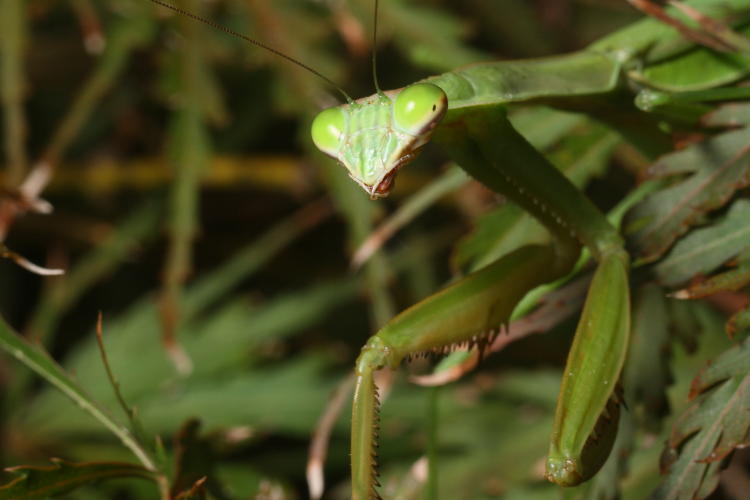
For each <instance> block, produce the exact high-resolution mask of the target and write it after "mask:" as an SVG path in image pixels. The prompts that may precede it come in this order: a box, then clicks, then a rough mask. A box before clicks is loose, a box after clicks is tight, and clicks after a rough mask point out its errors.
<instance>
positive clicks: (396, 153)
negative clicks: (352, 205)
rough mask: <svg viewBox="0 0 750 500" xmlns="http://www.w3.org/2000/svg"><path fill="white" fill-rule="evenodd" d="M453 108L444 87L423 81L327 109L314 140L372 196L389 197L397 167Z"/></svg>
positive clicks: (319, 118) (319, 119)
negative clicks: (450, 108)
mask: <svg viewBox="0 0 750 500" xmlns="http://www.w3.org/2000/svg"><path fill="white" fill-rule="evenodd" d="M447 109H448V98H447V97H446V95H445V92H443V90H442V89H441V88H440V87H438V86H436V85H432V84H431V83H417V84H414V85H411V86H409V87H406V88H404V89H402V90H396V91H391V92H386V93H380V94H375V95H372V96H370V97H366V98H364V99H360V100H358V101H357V102H354V103H351V104H344V105H341V106H337V107H335V108H328V109H326V110H324V111H322V112H321V113H320V114H319V115H318V116H317V117H316V118H315V120H314V121H313V124H312V139H313V142H314V143H315V145H316V146H317V147H318V149H320V150H321V151H322V152H324V153H325V154H327V155H329V156H331V157H333V158H335V159H336V160H338V161H339V163H341V164H342V165H343V166H344V167H346V169H347V170H348V171H349V176H350V177H351V178H352V179H354V180H355V181H356V182H357V184H359V185H360V186H362V187H363V188H364V190H365V191H367V193H368V194H369V195H370V197H371V198H380V197H383V196H386V195H388V192H389V191H390V189H391V187H392V185H393V178H394V176H395V174H396V172H397V170H398V169H399V168H400V167H402V166H404V165H406V164H407V163H409V162H410V161H411V160H413V159H414V158H415V157H416V156H417V154H418V153H419V150H420V149H421V148H422V146H424V145H425V144H426V143H427V141H429V140H430V136H431V135H432V131H433V130H434V128H435V127H436V126H437V124H438V123H440V120H441V119H442V118H443V116H445V112H446V110H447Z"/></svg>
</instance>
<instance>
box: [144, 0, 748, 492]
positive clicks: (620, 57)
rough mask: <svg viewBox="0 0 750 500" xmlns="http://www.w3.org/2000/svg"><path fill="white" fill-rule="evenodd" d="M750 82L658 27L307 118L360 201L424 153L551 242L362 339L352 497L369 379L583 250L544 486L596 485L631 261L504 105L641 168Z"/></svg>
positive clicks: (360, 463) (505, 308)
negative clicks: (593, 130)
mask: <svg viewBox="0 0 750 500" xmlns="http://www.w3.org/2000/svg"><path fill="white" fill-rule="evenodd" d="M152 1H155V0H152ZM155 3H159V4H161V2H155ZM686 4H688V5H689V6H691V7H693V8H695V9H697V10H699V11H700V12H702V13H703V14H705V15H708V16H712V17H715V18H718V19H722V20H727V23H728V24H731V25H732V26H735V27H740V29H741V28H742V27H743V26H744V23H749V22H750V0H722V1H718V0H696V1H692V2H686ZM162 5H163V4H162ZM165 6H166V5H165ZM167 7H168V6H167ZM243 38H244V37H243ZM252 43H256V42H254V41H253V42H252ZM256 44H257V43H256ZM282 56H283V57H287V56H284V55H282ZM308 69H309V68H308ZM749 73H750V60H748V59H746V58H745V57H744V56H743V55H738V54H734V53H729V54H719V53H716V52H714V51H712V50H710V49H708V48H705V47H701V46H697V45H696V44H694V43H693V42H691V41H689V40H686V39H685V38H684V37H683V36H682V35H681V34H680V33H678V32H677V31H676V30H674V29H673V28H672V27H670V26H666V25H664V24H662V23H660V22H658V21H655V20H645V21H642V22H639V23H636V24H634V25H632V26H630V27H628V28H625V29H623V30H621V31H619V32H617V33H615V34H613V35H610V36H608V37H606V38H604V39H602V40H600V41H598V42H596V43H594V44H592V45H590V46H589V47H588V48H586V49H584V50H582V51H580V52H576V53H572V54H568V55H562V56H557V57H549V58H544V59H536V60H523V61H503V62H493V63H485V64H476V65H472V66H469V67H467V68H462V69H458V70H456V71H452V72H449V73H445V74H442V75H437V76H433V77H429V78H427V79H425V80H423V81H421V82H417V83H415V84H413V85H409V86H407V87H404V88H402V89H397V90H389V91H382V90H380V89H379V88H378V89H377V92H376V93H375V94H374V95H372V96H369V97H366V98H363V99H359V100H356V101H354V100H352V99H350V98H348V96H347V97H346V98H347V101H348V102H347V103H346V104H343V105H341V106H337V107H333V108H329V109H326V110H324V111H322V112H321V113H320V114H319V115H318V116H317V117H316V118H315V120H314V122H313V124H312V138H313V142H314V143H315V145H316V146H317V147H318V148H319V149H320V150H321V151H322V152H323V153H325V154H327V155H329V156H331V157H333V158H335V159H336V160H338V161H339V162H340V163H341V164H342V165H343V166H344V167H345V168H346V169H347V171H348V173H349V176H350V177H351V178H352V179H353V180H354V181H355V182H357V183H358V184H359V185H360V186H362V188H363V189H365V191H366V192H367V193H368V194H369V195H370V196H371V197H372V198H380V197H383V196H386V195H387V194H388V193H389V191H390V190H391V188H392V186H393V184H394V179H395V175H396V173H397V171H398V170H399V169H400V168H403V167H404V166H405V165H406V164H407V163H408V162H410V161H411V160H412V159H413V158H414V157H415V156H416V155H417V154H418V153H419V151H420V150H421V149H422V148H423V147H425V146H426V145H427V144H428V143H429V142H435V143H437V144H438V145H439V146H441V147H442V148H443V149H444V150H445V151H446V152H447V154H448V155H449V156H450V157H451V158H452V159H454V160H455V161H456V163H457V164H458V165H459V166H461V167H462V168H463V169H464V170H466V172H468V173H469V175H471V176H472V177H473V178H475V179H476V180H477V181H479V182H481V183H482V184H484V185H485V186H487V187H488V188H490V189H491V190H493V191H495V192H497V193H499V194H502V195H504V196H505V197H506V198H508V199H509V200H511V201H513V202H514V203H516V204H518V205H519V206H520V207H522V208H523V209H525V210H526V211H528V212H529V213H530V214H531V215H533V216H534V217H535V218H537V219H538V220H539V221H540V222H541V223H542V224H543V225H544V226H545V227H546V228H547V229H548V230H549V232H550V234H551V235H552V242H551V243H549V244H547V245H541V244H534V245H526V246H523V247H521V248H519V249H517V250H515V251H513V252H511V253H508V254H506V255H504V256H502V257H500V258H499V259H498V260H496V261H495V262H493V263H491V264H489V265H487V266H486V267H484V268H482V269H480V270H478V271H475V272H474V273H472V274H469V275H467V276H465V277H463V278H462V279H460V280H458V281H456V282H454V283H452V284H451V285H449V286H448V287H446V288H444V289H443V290H441V291H439V292H437V293H436V294H434V295H432V296H430V297H428V298H426V299H425V300H423V301H421V302H419V303H417V304H416V305H414V306H412V307H410V308H408V309H407V310H405V311H403V312H402V313H401V314H399V315H397V316H396V317H395V318H393V319H392V320H391V321H390V322H388V323H387V324H386V325H385V326H384V327H383V328H382V329H380V330H379V331H378V332H377V333H375V334H374V335H373V336H372V337H371V338H370V339H369V340H368V341H367V343H366V344H365V346H364V347H363V348H362V351H361V353H360V355H359V357H358V359H357V361H356V364H355V369H354V371H355V377H356V382H355V384H356V385H355V393H354V400H353V408H352V428H351V476H352V498H353V499H356V500H366V499H371V498H379V494H378V492H377V490H376V484H377V477H376V463H375V458H374V457H375V454H376V447H377V443H376V437H377V436H376V435H377V422H378V416H377V412H378V406H379V401H378V396H377V389H376V385H375V382H374V373H375V372H376V371H378V370H380V369H383V368H385V367H391V368H395V367H397V366H398V365H399V364H400V362H401V361H402V360H403V359H404V358H406V357H409V356H411V355H413V354H417V353H421V352H431V351H438V352H444V351H445V350H446V349H450V348H452V347H453V346H458V345H462V344H467V343H468V344H469V345H471V346H474V345H479V346H480V348H481V346H483V345H486V344H487V343H488V342H490V341H491V339H492V338H493V337H494V336H495V335H497V334H498V333H499V331H500V330H501V328H502V326H503V325H505V324H507V323H508V321H509V319H510V316H511V313H512V312H513V309H514V308H515V306H516V305H517V304H518V303H519V301H520V300H521V299H522V298H523V297H524V296H525V295H526V294H527V292H529V291H530V290H532V289H533V288H535V287H537V286H539V285H542V284H545V283H549V282H552V281H555V280H557V279H559V278H562V277H564V276H566V275H568V274H569V273H570V272H571V271H572V270H573V268H574V266H575V263H576V262H577V260H578V258H579V256H580V253H581V251H582V249H583V248H585V249H586V250H588V252H589V253H590V254H591V256H592V257H593V258H594V259H595V260H596V261H597V263H598V265H597V268H596V271H595V273H594V278H593V281H592V283H591V285H590V288H589V292H588V295H587V298H586V301H585V304H584V308H583V311H582V313H581V316H580V320H579V322H578V326H577V329H576V332H575V337H574V341H573V344H572V346H571V349H570V351H569V354H568V359H567V363H566V367H565V369H564V372H563V373H564V376H563V382H562V386H561V390H560V396H559V399H558V403H557V408H556V411H555V418H554V427H553V430H552V437H551V439H550V446H549V452H548V456H547V459H546V473H545V476H546V477H547V479H549V480H550V481H552V482H555V483H557V484H560V485H562V486H573V485H577V484H580V483H581V482H583V481H586V480H587V479H589V478H591V477H592V476H593V475H594V474H596V472H597V471H598V470H599V469H600V467H601V466H602V464H603V463H604V462H605V460H606V458H607V456H608V455H609V452H610V450H611V448H612V445H613V442H614V438H615V436H616V430H617V424H618V418H619V412H620V407H621V405H622V403H623V402H622V399H621V395H620V391H619V390H618V378H619V375H620V372H621V369H622V366H623V363H624V361H625V356H626V353H627V347H628V336H629V331H630V292H629V273H630V265H631V263H630V261H631V258H630V256H629V255H628V253H627V251H626V250H625V246H624V240H623V238H622V236H621V235H620V234H619V231H618V230H617V229H615V228H614V227H613V226H612V225H611V224H610V223H609V222H608V221H607V218H606V217H605V216H604V214H603V213H601V212H600V211H599V210H598V209H597V208H596V207H595V206H594V205H593V204H592V203H591V202H590V201H589V200H588V199H587V198H586V197H585V196H584V195H583V194H582V193H581V192H580V191H579V190H578V189H577V188H576V187H574V185H573V184H572V183H571V182H570V181H568V180H567V179H566V178H565V177H564V176H563V175H562V174H561V173H560V172H559V171H558V170H557V169H556V168H555V167H553V166H552V165H551V164H550V162H549V161H548V160H547V159H546V158H545V157H544V156H543V155H542V154H541V153H539V152H538V151H537V150H535V149H534V147H533V146H531V145H530V144H529V143H528V142H527V141H526V139H525V138H524V137H523V136H522V135H520V134H519V133H518V132H517V131H516V130H515V129H514V128H513V126H512V125H511V123H510V122H509V120H508V118H507V108H508V105H510V104H513V103H528V104H537V103H538V104H544V105H548V106H553V107H559V108H562V109H566V110H575V111H580V112H585V113H588V114H590V115H591V116H592V117H593V118H595V119H598V120H600V121H602V122H604V123H606V124H608V125H610V126H611V127H613V128H615V129H616V130H618V131H619V132H620V133H621V134H622V135H623V137H624V138H626V139H627V140H628V141H630V142H631V143H632V144H633V145H634V146H635V147H637V148H638V149H640V150H641V151H642V152H643V153H644V154H645V155H647V156H650V157H653V156H655V155H657V154H659V153H662V152H664V151H666V150H667V148H669V138H668V135H667V134H665V133H664V132H663V131H662V128H663V125H664V124H665V123H666V124H677V125H688V126H691V125H695V123H694V122H695V117H693V116H692V115H691V114H690V110H691V108H690V106H689V105H685V104H684V102H683V101H681V99H680V96H682V95H686V94H685V93H690V95H691V103H694V102H696V101H697V102H701V101H702V100H706V101H710V100H713V99H715V98H717V97H714V96H715V94H713V92H714V91H715V90H716V89H718V90H722V87H724V86H726V85H731V84H733V83H735V82H737V81H740V80H742V79H743V78H745V77H747V76H748V74H749ZM665 75H671V76H668V77H665ZM675 75H677V76H675ZM376 85H377V83H376ZM654 91H656V92H654ZM344 95H345V94H344ZM653 96H657V97H658V98H656V99H654V97H653ZM735 97H738V96H735ZM718 99H721V97H718ZM634 101H635V102H637V103H638V107H637V106H636V105H635V104H634ZM639 108H640V109H639ZM646 111H653V112H652V113H648V112H646Z"/></svg>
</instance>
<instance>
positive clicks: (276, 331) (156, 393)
mask: <svg viewBox="0 0 750 500" xmlns="http://www.w3.org/2000/svg"><path fill="white" fill-rule="evenodd" d="M359 286H360V285H359V284H358V281H357V280H355V279H347V280H343V281H341V282H334V283H326V284H321V285H318V286H314V287H312V288H311V289H309V290H307V291H302V292H298V293H293V294H287V295H284V296H282V297H280V298H279V299H276V300H272V301H270V302H269V303H268V304H265V305H262V306H256V307H248V303H247V302H246V300H244V299H238V300H235V301H232V302H230V303H229V304H227V305H225V306H224V307H222V308H220V309H218V310H216V311H214V312H213V313H212V314H211V315H210V316H209V317H208V318H207V319H206V320H204V321H193V322H191V323H190V324H188V325H185V327H184V330H183V331H182V332H181V336H180V339H181V340H182V342H183V346H184V347H185V349H186V351H187V352H188V353H189V355H190V356H191V358H192V359H193V361H194V370H193V373H192V374H191V376H190V377H189V378H187V379H179V378H177V377H176V374H175V372H174V369H173V367H172V366H171V365H170V364H168V363H166V362H165V358H164V353H163V351H162V349H161V346H160V342H159V323H158V317H157V315H156V310H155V307H154V305H153V303H152V302H151V301H144V302H143V303H141V304H139V305H137V306H135V307H134V308H133V310H132V311H130V312H129V313H126V314H124V315H123V316H122V317H120V318H117V319H114V320H111V321H109V322H108V323H107V336H106V341H107V352H108V353H109V360H110V365H111V366H112V369H113V370H114V372H115V373H117V376H118V379H119V381H120V387H121V390H122V393H123V396H124V397H125V398H126V399H127V400H128V401H129V402H130V403H131V405H132V406H134V407H136V408H137V409H138V412H139V415H140V418H141V419H142V421H143V422H144V426H145V427H146V428H147V429H149V430H153V429H154V427H153V426H154V425H157V426H158V429H159V430H160V431H164V432H174V431H175V426H176V423H177V422H182V421H184V420H186V419H188V418H190V417H192V416H194V415H195V408H201V416H202V417H203V421H204V422H206V425H209V426H211V425H216V424H217V422H221V425H245V424H255V425H269V426H271V427H275V426H276V425H278V426H280V427H289V426H291V427H293V428H295V429H301V428H304V423H301V421H302V422H305V421H306V420H305V418H306V417H308V416H309V414H308V413H307V412H304V413H299V414H298V413H297V412H295V411H294V410H293V409H290V410H289V412H288V413H286V414H285V415H284V416H283V417H284V418H281V417H279V418H278V419H276V420H275V419H274V418H273V415H274V414H275V411H277V410H278V404H279V403H278V401H276V400H273V402H272V403H269V404H268V405H261V406H258V407H256V406H255V405H248V402H247V401H248V400H247V398H248V397H252V398H253V400H255V398H256V396H257V398H261V399H262V398H263V397H264V395H267V394H268V391H269V390H271V388H272V387H273V384H274V383H275V382H278V384H279V385H278V387H276V388H275V389H273V390H275V391H278V392H276V393H275V394H273V395H272V396H278V397H281V396H283V395H284V394H295V395H294V396H289V397H290V398H291V400H290V404H291V402H293V401H295V400H296V401H298V402H299V401H303V400H308V399H310V398H308V397H307V396H304V395H303V394H302V393H303V392H304V391H311V392H310V394H311V396H312V397H320V398H321V401H320V405H321V407H322V404H323V403H324V401H325V399H326V395H325V394H326V393H325V391H327V390H328V389H329V385H328V383H327V382H325V380H324V381H321V380H320V378H319V377H318V376H317V375H316V372H317V368H316V369H315V370H312V368H311V366H310V362H312V361H313V360H314V361H315V363H314V365H315V366H316V367H319V363H320V360H319V358H317V357H315V356H310V357H309V358H307V362H304V359H305V358H302V359H300V360H299V361H298V362H296V363H291V364H287V365H284V366H282V367H277V368H276V369H271V368H268V367H266V368H265V369H261V368H258V369H257V371H255V370H248V371H242V372H240V373H241V375H240V374H238V369H239V368H240V367H241V366H242V365H243V364H247V363H248V362H249V361H252V360H253V357H254V356H255V357H257V356H258V352H259V350H260V348H261V347H263V346H264V345H268V343H269V342H273V341H278V340H280V339H283V338H286V337H288V336H290V335H293V334H295V333H298V332H299V331H300V330H303V329H305V328H308V327H309V326H310V325H311V324H314V323H315V322H317V321H319V320H320V318H322V317H323V316H324V315H325V314H327V313H328V312H330V311H331V309H332V308H333V307H335V306H337V305H339V304H341V303H342V302H344V301H346V300H351V298H352V295H353V293H354V292H355V291H356V290H358V289H359ZM238 346H242V348H238ZM97 356H98V354H97V348H96V345H95V343H94V341H93V339H91V340H89V341H87V342H85V343H84V344H83V345H82V346H81V347H80V348H79V349H78V350H77V351H76V352H75V353H74V354H73V355H72V356H71V358H70V360H69V361H68V363H66V366H67V367H68V368H69V369H70V370H73V371H75V372H76V374H77V375H78V377H79V378H80V380H81V381H82V384H84V385H85V387H86V389H87V391H88V392H89V393H91V394H93V395H94V396H95V397H96V398H97V400H99V401H102V402H104V403H106V404H108V405H113V404H114V403H115V401H114V398H113V396H112V392H111V389H110V388H109V386H108V384H107V383H106V377H105V376H104V371H103V368H102V367H101V363H100V362H99V361H98V358H97ZM134 359H137V360H138V363H137V368H135V367H134V364H133V360H134ZM303 366H305V367H306V368H304V369H303ZM287 370H289V371H291V372H292V373H287ZM299 370H302V371H301V372H300V371H299ZM293 373H294V374H297V375H293ZM277 376H278V377H280V379H278V380H277V379H276V377H277ZM290 376H291V377H292V378H291V379H288V378H287V377H290ZM225 377H229V379H225ZM297 377H299V378H297ZM295 384H296V385H295ZM311 384H312V387H311ZM315 384H319V387H315ZM178 389H179V390H178ZM175 391H176V392H175ZM256 391H257V392H256ZM290 391H291V392H290ZM164 398H167V399H166V400H167V401H169V403H167V404H165V402H164V401H165V400H164ZM222 398H224V399H223V400H224V401H234V402H236V404H234V403H232V404H227V405H223V406H222V404H221V402H222ZM309 404H310V401H308V405H309ZM316 408H318V405H317V404H312V406H310V407H309V409H310V411H315V409H316ZM301 416H304V417H305V418H301ZM298 417H300V418H298ZM214 418H215V419H217V420H214ZM152 419H153V420H152ZM23 421H24V423H28V425H30V429H31V428H33V429H35V432H36V433H43V432H49V433H59V432H75V431H83V432H92V431H94V430H95V429H92V428H91V426H90V423H88V422H86V421H84V420H82V419H81V418H80V412H79V410H78V409H77V408H75V407H73V406H71V405H68V404H65V402H64V401H62V400H61V399H60V398H59V397H57V396H56V395H55V394H54V393H53V392H51V391H44V392H42V394H41V395H40V396H39V397H38V398H37V399H36V400H35V401H34V403H33V405H32V409H31V411H29V415H27V416H24V418H23Z"/></svg>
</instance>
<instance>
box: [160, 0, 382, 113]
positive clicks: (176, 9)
mask: <svg viewBox="0 0 750 500" xmlns="http://www.w3.org/2000/svg"><path fill="white" fill-rule="evenodd" d="M150 1H151V2H152V3H155V4H156V5H160V6H162V7H164V8H165V9H169V10H171V11H173V12H176V13H178V14H181V15H183V16H186V17H189V18H190V19H194V20H195V21H198V22H201V23H203V24H206V25H208V26H211V27H212V28H215V29H218V30H220V31H223V32H224V33H227V34H228V35H232V36H234V37H237V38H239V39H241V40H244V41H246V42H248V43H251V44H253V45H255V46H256V47H260V48H261V49H265V50H267V51H269V52H271V53H272V54H276V55H277V56H279V57H283V58H284V59H286V60H287V61H289V62H291V63H294V64H296V65H297V66H299V67H301V68H304V69H306V70H307V71H309V72H310V73H312V74H313V75H316V76H319V77H320V78H322V79H323V80H325V82H326V83H328V84H329V85H330V86H331V87H333V88H335V89H336V90H338V91H339V92H341V95H343V96H344V99H346V102H347V103H349V104H352V103H353V102H354V100H353V99H352V98H351V97H349V94H347V93H346V92H345V91H344V89H342V88H341V87H339V86H338V85H336V83H335V82H334V81H333V80H331V79H330V78H328V77H327V76H325V75H324V74H322V73H321V72H319V71H316V70H314V69H313V68H311V67H310V66H308V65H307V64H305V63H303V62H301V61H298V60H297V59H295V58H293V57H292V56H288V55H286V54H284V53H283V52H281V51H279V50H276V49H274V48H273V47H270V46H268V45H266V44H265V43H263V42H260V41H258V40H256V39H254V38H250V37H249V36H247V35H243V34H242V33H238V32H236V31H234V30H233V29H231V28H227V27H226V26H222V25H221V24H218V23H215V22H213V21H210V20H208V19H206V18H203V17H201V16H198V15H196V14H193V13H191V12H188V11H186V10H184V9H181V8H179V7H176V6H174V5H171V4H168V3H166V2H162V1H161V0H150ZM375 5H376V12H377V2H376V3H375ZM374 64H375V60H374V55H373V65H374ZM375 86H376V87H377V79H376V81H375ZM378 92H380V89H378Z"/></svg>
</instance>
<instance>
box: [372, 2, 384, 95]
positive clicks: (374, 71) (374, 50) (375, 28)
mask: <svg viewBox="0 0 750 500" xmlns="http://www.w3.org/2000/svg"><path fill="white" fill-rule="evenodd" d="M379 3H380V2H379V1H378V0H375V11H374V13H373V19H372V80H373V82H375V90H376V91H377V93H378V94H382V93H383V91H382V90H380V83H379V82H378V67H377V66H378V65H377V52H378V51H377V44H378V4H379Z"/></svg>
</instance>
